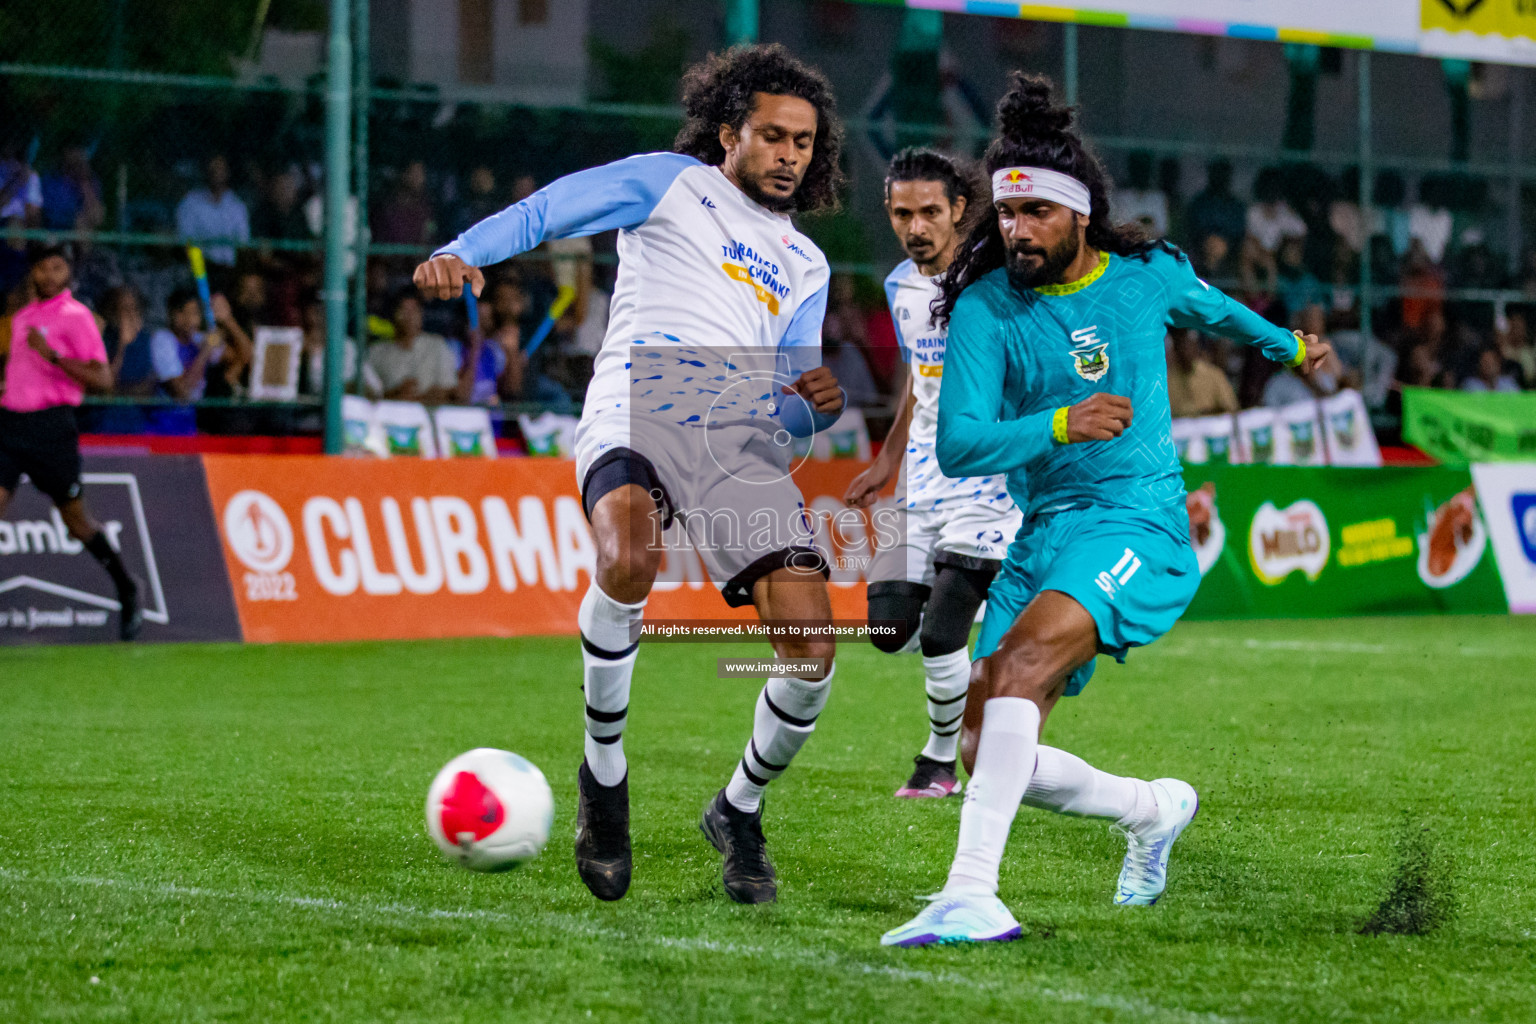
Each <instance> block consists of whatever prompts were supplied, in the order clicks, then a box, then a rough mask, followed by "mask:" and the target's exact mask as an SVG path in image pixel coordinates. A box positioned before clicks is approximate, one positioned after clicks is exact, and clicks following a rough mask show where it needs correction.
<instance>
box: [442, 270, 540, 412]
mask: <svg viewBox="0 0 1536 1024" xmlns="http://www.w3.org/2000/svg"><path fill="white" fill-rule="evenodd" d="M486 298H487V299H489V301H488V302H485V303H483V308H484V309H486V310H487V311H488V312H489V313H490V316H489V318H488V319H489V321H490V326H491V330H490V332H489V333H488V334H486V335H485V336H484V339H483V341H481V342H479V343H472V344H471V345H470V346H469V350H468V351H467V352H466V353H465V357H464V360H463V365H462V366H461V367H460V369H459V385H458V392H457V394H456V395H455V399H456V400H457V401H458V402H460V403H461V404H468V405H499V404H500V403H502V402H515V401H519V400H521V399H522V397H523V374H524V371H525V370H526V369H527V367H528V359H527V357H526V356H524V355H523V350H522V329H521V326H520V323H521V320H522V318H523V316H524V315H525V314H526V313H527V311H528V293H527V292H526V291H524V290H523V286H522V282H520V281H519V280H518V279H517V278H516V277H512V276H507V277H503V278H501V279H500V280H498V281H497V282H496V283H495V284H493V285H492V286H491V288H490V292H489V294H488V295H487V296H486Z"/></svg>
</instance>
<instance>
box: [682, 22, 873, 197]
mask: <svg viewBox="0 0 1536 1024" xmlns="http://www.w3.org/2000/svg"><path fill="white" fill-rule="evenodd" d="M760 92H766V93H769V94H770V95H774V96H798V97H799V98H800V99H803V100H805V101H806V102H807V103H809V104H810V105H811V106H813V107H815V108H816V143H815V146H814V147H813V149H812V152H811V163H810V166H809V167H807V168H806V171H805V177H804V178H803V179H802V180H801V182H800V187H799V188H798V189H796V190H795V196H794V209H796V210H799V211H801V212H804V213H809V212H813V211H815V212H819V211H826V212H830V211H833V210H836V209H837V207H838V193H839V191H840V190H841V188H842V186H843V172H842V168H840V167H839V166H838V157H839V156H840V154H841V153H842V148H843V123H842V121H841V120H839V119H838V116H837V101H836V100H835V99H833V98H832V85H831V83H829V82H828V81H827V79H826V76H825V75H823V74H822V73H821V72H820V71H817V70H816V69H815V68H812V67H810V66H809V65H807V64H804V63H802V62H801V61H799V60H797V59H796V58H795V57H794V56H793V55H792V54H791V53H790V52H789V51H788V50H786V49H785V48H784V47H783V46H782V45H781V44H779V43H770V44H767V45H754V46H733V47H731V48H730V49H729V50H727V51H725V52H724V53H712V54H710V55H709V56H708V57H705V58H704V59H703V60H701V61H699V63H697V64H695V65H694V66H693V67H691V68H689V69H688V71H687V73H686V74H684V75H683V110H684V112H685V113H686V115H687V120H686V121H685V122H684V123H683V127H682V130H681V131H679V132H678V133H677V139H676V140H675V141H674V142H673V143H672V148H673V149H674V150H675V151H677V152H679V153H686V154H688V155H689V156H692V157H697V158H698V159H700V160H702V161H703V162H704V163H706V164H713V165H716V166H718V165H719V164H721V163H723V162H724V161H725V149H724V147H722V146H721V145H720V126H721V125H723V124H728V125H730V126H731V127H732V128H737V129H739V128H740V127H741V126H742V125H744V124H746V123H747V118H748V117H749V116H750V115H751V113H752V108H753V106H754V105H755V103H756V96H757V94H758V93H760Z"/></svg>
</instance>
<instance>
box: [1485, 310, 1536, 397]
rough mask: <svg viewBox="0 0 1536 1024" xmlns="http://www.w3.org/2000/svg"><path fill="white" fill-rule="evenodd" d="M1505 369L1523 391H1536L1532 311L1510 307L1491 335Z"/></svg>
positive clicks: (1535, 359)
mask: <svg viewBox="0 0 1536 1024" xmlns="http://www.w3.org/2000/svg"><path fill="white" fill-rule="evenodd" d="M1494 336H1495V339H1496V340H1497V343H1498V346H1499V351H1500V352H1501V353H1503V355H1504V368H1505V371H1506V372H1507V373H1509V374H1510V375H1511V376H1513V377H1514V378H1515V379H1516V380H1518V381H1519V382H1520V386H1521V387H1523V388H1536V346H1533V345H1532V343H1531V307H1530V306H1529V305H1526V304H1523V303H1511V304H1510V305H1509V307H1508V308H1507V309H1506V310H1505V311H1504V316H1503V317H1502V318H1501V319H1500V320H1499V321H1498V323H1497V326H1496V328H1495V331H1494Z"/></svg>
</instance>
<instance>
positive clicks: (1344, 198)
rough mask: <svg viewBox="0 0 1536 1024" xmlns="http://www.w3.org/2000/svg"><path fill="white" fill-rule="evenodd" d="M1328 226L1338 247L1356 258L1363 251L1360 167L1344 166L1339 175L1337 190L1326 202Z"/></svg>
mask: <svg viewBox="0 0 1536 1024" xmlns="http://www.w3.org/2000/svg"><path fill="white" fill-rule="evenodd" d="M1328 226H1329V227H1330V228H1332V229H1333V233H1334V236H1335V237H1336V238H1337V239H1338V243H1339V248H1340V249H1342V250H1344V251H1345V252H1347V253H1349V254H1350V255H1351V256H1352V257H1355V258H1358V257H1359V256H1360V254H1361V253H1363V252H1365V241H1366V235H1367V230H1366V229H1367V225H1366V223H1365V211H1364V210H1362V209H1361V208H1360V168H1359V167H1354V166H1351V167H1346V168H1344V173H1343V174H1341V175H1339V191H1338V195H1336V196H1335V197H1334V199H1333V201H1332V202H1331V203H1329V204H1328Z"/></svg>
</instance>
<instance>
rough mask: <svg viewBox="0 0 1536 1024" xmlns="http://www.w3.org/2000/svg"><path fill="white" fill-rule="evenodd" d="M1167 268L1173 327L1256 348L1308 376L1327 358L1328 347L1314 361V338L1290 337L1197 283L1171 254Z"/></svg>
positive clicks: (1222, 294) (1184, 262) (1184, 261)
mask: <svg viewBox="0 0 1536 1024" xmlns="http://www.w3.org/2000/svg"><path fill="white" fill-rule="evenodd" d="M1167 265H1168V268H1169V278H1168V322H1169V323H1170V324H1171V325H1172V326H1174V327H1179V328H1192V329H1194V330H1197V331H1203V332H1205V333H1206V334H1219V335H1221V336H1222V337H1223V338H1231V339H1232V340H1233V341H1240V342H1242V343H1243V344H1245V345H1253V346H1256V347H1257V348H1258V349H1259V350H1260V351H1261V352H1263V353H1264V354H1265V355H1266V356H1268V357H1269V358H1271V359H1273V360H1274V361H1275V362H1277V363H1284V364H1285V365H1287V366H1290V367H1294V368H1296V369H1297V370H1299V371H1300V372H1302V373H1303V374H1307V375H1310V374H1311V372H1312V370H1313V369H1315V368H1316V367H1317V366H1318V365H1320V363H1321V361H1322V359H1324V358H1326V356H1327V346H1324V351H1323V353H1322V355H1321V356H1320V357H1319V358H1318V359H1316V360H1314V359H1312V358H1310V356H1309V354H1308V351H1307V350H1308V348H1309V347H1311V346H1313V345H1317V344H1318V341H1317V338H1315V337H1312V336H1310V335H1309V336H1306V337H1301V336H1298V335H1295V334H1292V333H1291V332H1290V331H1288V330H1286V329H1285V328H1284V327H1281V326H1279V325H1278V324H1272V323H1270V322H1269V321H1268V320H1265V319H1264V318H1263V317H1261V316H1259V314H1257V313H1255V312H1254V311H1253V310H1251V309H1249V308H1248V307H1247V306H1245V305H1243V304H1242V303H1241V302H1238V301H1237V300H1235V299H1233V298H1232V297H1231V296H1229V295H1227V294H1226V293H1225V292H1223V291H1221V289H1219V288H1212V287H1211V286H1210V285H1208V284H1206V283H1205V282H1204V281H1202V280H1200V278H1199V276H1198V275H1196V274H1195V270H1194V267H1192V266H1190V264H1189V261H1188V260H1187V259H1184V258H1183V257H1175V256H1171V255H1170V256H1168V257H1167Z"/></svg>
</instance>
